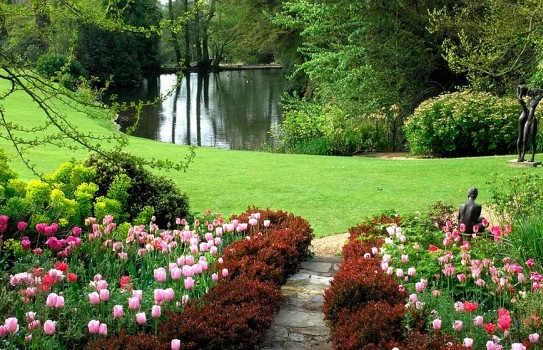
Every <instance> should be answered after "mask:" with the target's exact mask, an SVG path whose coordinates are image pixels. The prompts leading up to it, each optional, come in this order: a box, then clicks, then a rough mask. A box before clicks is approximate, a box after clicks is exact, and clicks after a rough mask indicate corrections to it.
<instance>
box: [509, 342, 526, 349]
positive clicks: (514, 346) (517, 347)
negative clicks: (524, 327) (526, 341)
mask: <svg viewBox="0 0 543 350" xmlns="http://www.w3.org/2000/svg"><path fill="white" fill-rule="evenodd" d="M511 350H526V347H525V346H524V345H522V343H513V344H511Z"/></svg>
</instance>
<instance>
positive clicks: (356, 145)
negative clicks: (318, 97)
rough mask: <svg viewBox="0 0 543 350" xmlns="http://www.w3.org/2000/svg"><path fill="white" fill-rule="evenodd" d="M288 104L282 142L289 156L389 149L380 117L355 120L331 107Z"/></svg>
mask: <svg viewBox="0 0 543 350" xmlns="http://www.w3.org/2000/svg"><path fill="white" fill-rule="evenodd" d="M285 103H286V107H285V112H284V118H283V122H282V123H281V132H280V135H279V138H280V139H281V143H282V146H283V148H284V150H285V151H287V152H293V153H307V154H320V155H352V154H354V153H356V152H358V151H360V150H372V149H376V148H381V149H382V148H389V147H390V144H388V143H387V141H385V140H386V137H383V135H384V133H385V130H384V129H386V128H383V127H382V126H381V123H380V121H379V118H380V116H377V115H372V116H370V117H366V116H353V115H350V114H349V113H347V112H345V111H344V110H342V109H341V108H339V107H337V106H335V105H332V104H330V105H326V106H319V105H317V104H314V103H309V102H305V101H301V100H297V99H295V98H289V99H287V100H286V102H285Z"/></svg>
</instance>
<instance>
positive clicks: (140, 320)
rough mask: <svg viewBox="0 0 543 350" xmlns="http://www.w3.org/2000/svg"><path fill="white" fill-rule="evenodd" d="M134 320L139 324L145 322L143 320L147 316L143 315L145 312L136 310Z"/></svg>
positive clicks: (145, 319)
mask: <svg viewBox="0 0 543 350" xmlns="http://www.w3.org/2000/svg"><path fill="white" fill-rule="evenodd" d="M136 322H137V323H138V324H139V325H142V324H145V322H147V317H146V316H145V312H138V313H137V314H136Z"/></svg>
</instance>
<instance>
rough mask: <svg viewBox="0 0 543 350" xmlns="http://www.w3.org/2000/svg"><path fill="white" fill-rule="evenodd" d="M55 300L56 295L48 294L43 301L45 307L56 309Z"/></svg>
mask: <svg viewBox="0 0 543 350" xmlns="http://www.w3.org/2000/svg"><path fill="white" fill-rule="evenodd" d="M57 299H58V295H57V293H49V295H48V296H47V300H46V301H45V305H47V306H48V307H56V305H57Z"/></svg>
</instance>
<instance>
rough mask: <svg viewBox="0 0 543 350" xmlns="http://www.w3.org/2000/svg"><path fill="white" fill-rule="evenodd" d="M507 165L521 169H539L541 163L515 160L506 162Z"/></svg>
mask: <svg viewBox="0 0 543 350" xmlns="http://www.w3.org/2000/svg"><path fill="white" fill-rule="evenodd" d="M507 165H511V166H521V167H539V166H541V162H526V161H524V162H517V160H516V159H513V160H509V161H507Z"/></svg>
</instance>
